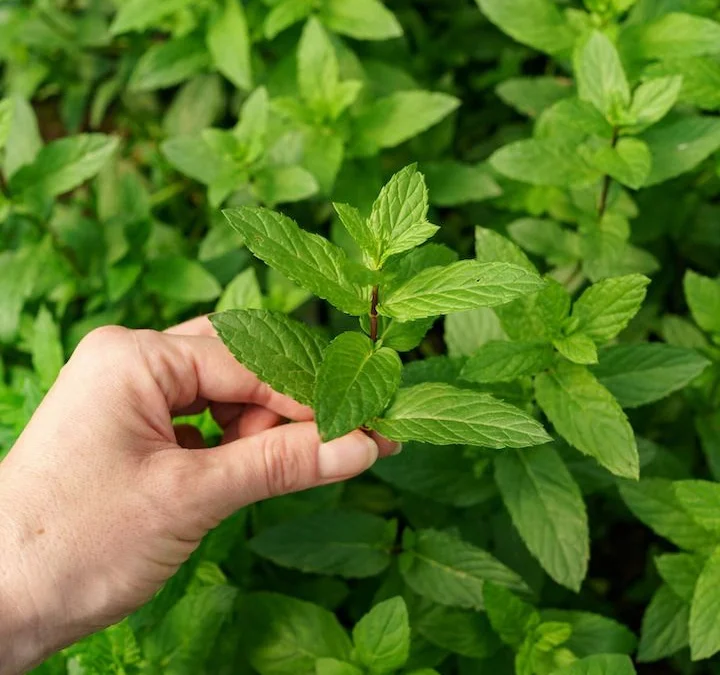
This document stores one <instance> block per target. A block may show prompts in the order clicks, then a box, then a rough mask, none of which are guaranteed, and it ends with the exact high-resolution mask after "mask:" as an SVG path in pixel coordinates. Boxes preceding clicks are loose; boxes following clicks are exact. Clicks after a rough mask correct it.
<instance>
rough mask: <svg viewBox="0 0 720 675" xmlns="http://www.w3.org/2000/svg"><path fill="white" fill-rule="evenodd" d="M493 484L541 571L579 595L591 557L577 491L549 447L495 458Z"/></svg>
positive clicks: (578, 490) (586, 529)
mask: <svg viewBox="0 0 720 675" xmlns="http://www.w3.org/2000/svg"><path fill="white" fill-rule="evenodd" d="M495 480H496V481H497V485H498V488H499V489H500V494H501V495H502V498H503V502H504V503H505V507H506V508H507V510H508V511H509V512H510V515H511V517H512V521H513V524H514V525H515V527H516V528H517V530H518V532H519V533H520V536H521V537H522V539H523V541H524V542H525V544H526V545H527V547H528V550H529V551H530V552H531V553H532V554H533V555H534V556H535V557H536V558H537V559H538V561H539V562H540V564H541V565H542V567H543V569H544V570H545V571H546V572H547V573H548V574H549V575H550V576H551V577H552V578H553V579H554V580H555V581H557V582H558V583H559V584H562V585H563V586H567V587H568V588H570V589H572V590H574V591H579V590H580V585H581V584H582V581H583V579H584V578H585V574H586V572H587V565H588V559H589V557H590V535H589V532H588V521H587V514H586V512H585V504H584V502H583V499H582V495H581V493H580V488H579V487H578V486H577V483H575V480H574V479H573V477H572V476H571V475H570V472H569V471H568V470H567V468H566V466H565V464H564V463H563V461H562V459H560V456H559V455H558V454H557V452H556V451H555V449H554V448H553V447H552V446H549V445H548V446H543V447H540V448H528V449H527V450H523V451H522V452H506V453H503V454H501V455H498V457H496V458H495Z"/></svg>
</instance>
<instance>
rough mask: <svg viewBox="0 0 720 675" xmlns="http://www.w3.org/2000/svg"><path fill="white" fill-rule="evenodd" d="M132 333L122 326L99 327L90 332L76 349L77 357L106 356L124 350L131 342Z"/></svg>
mask: <svg viewBox="0 0 720 675" xmlns="http://www.w3.org/2000/svg"><path fill="white" fill-rule="evenodd" d="M132 339H133V338H132V331H131V330H130V329H129V328H123V327H122V326H101V327H100V328H95V329H94V330H92V331H90V333H88V334H87V335H86V336H85V337H84V338H83V339H82V340H81V341H80V344H79V345H78V347H77V354H78V355H79V356H83V355H86V354H87V355H90V356H95V355H97V354H106V353H108V352H113V351H116V350H118V349H125V348H127V346H128V345H129V344H130V343H131V341H132Z"/></svg>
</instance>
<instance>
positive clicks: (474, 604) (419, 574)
mask: <svg viewBox="0 0 720 675" xmlns="http://www.w3.org/2000/svg"><path fill="white" fill-rule="evenodd" d="M403 548H404V549H405V550H404V552H403V553H401V554H400V558H399V564H400V573H401V574H402V576H403V579H404V580H405V582H406V583H407V584H408V586H410V588H411V589H412V590H413V591H415V593H418V594H420V595H422V596H424V597H426V598H429V599H430V600H432V601H433V602H436V603H438V604H441V605H449V606H451V607H466V608H474V609H482V608H483V607H484V603H483V586H484V585H485V582H486V581H490V582H494V583H496V584H499V585H501V586H507V587H508V588H512V589H514V590H518V591H521V592H527V586H526V585H525V582H524V581H523V580H522V579H521V578H520V577H519V576H518V575H517V574H516V573H515V572H513V571H512V570H510V569H509V568H507V567H505V565H503V564H502V563H500V562H498V561H497V560H496V559H495V558H493V556H491V555H490V554H489V553H487V552H486V551H483V550H482V549H480V548H477V547H475V546H473V545H472V544H468V543H467V542H465V541H463V540H462V539H459V538H458V537H457V536H455V535H453V534H450V533H449V532H439V531H437V530H419V531H417V532H412V531H411V530H406V531H405V534H404V536H403Z"/></svg>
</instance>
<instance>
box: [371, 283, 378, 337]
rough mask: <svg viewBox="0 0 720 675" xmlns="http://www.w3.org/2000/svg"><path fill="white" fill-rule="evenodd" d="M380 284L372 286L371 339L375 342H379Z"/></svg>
mask: <svg viewBox="0 0 720 675" xmlns="http://www.w3.org/2000/svg"><path fill="white" fill-rule="evenodd" d="M378 293H379V289H378V285H377V284H375V285H374V286H373V288H372V299H371V300H370V339H371V340H372V341H373V342H377V339H378V313H377V306H378Z"/></svg>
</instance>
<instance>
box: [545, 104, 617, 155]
mask: <svg viewBox="0 0 720 675" xmlns="http://www.w3.org/2000/svg"><path fill="white" fill-rule="evenodd" d="M535 136H536V138H538V139H541V140H558V142H560V138H562V137H565V138H566V147H569V146H570V143H569V141H570V139H574V143H575V144H579V143H582V142H583V141H584V140H586V139H587V137H588V136H591V137H594V136H599V137H600V138H605V139H607V140H611V139H612V137H613V126H612V125H611V124H610V123H609V122H608V121H607V120H606V119H605V117H603V114H602V113H601V112H600V111H599V110H598V109H597V108H596V107H595V106H594V105H592V103H587V102H586V101H581V100H580V99H579V98H575V97H573V98H566V99H563V100H561V101H558V102H557V103H555V104H554V105H552V106H550V107H549V108H548V109H547V110H545V111H543V112H542V113H541V115H540V117H539V119H538V121H537V124H536V125H535ZM551 147H552V146H551ZM561 149H562V146H560V150H561Z"/></svg>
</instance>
